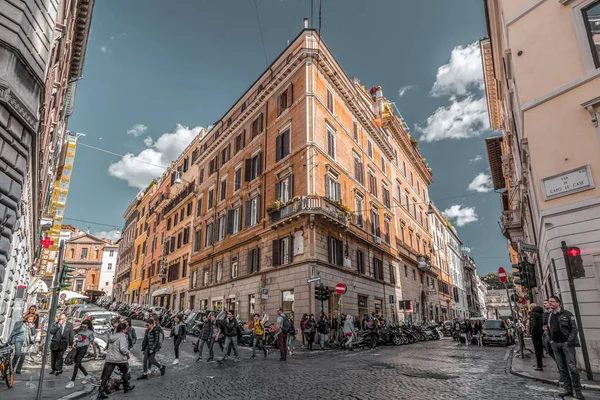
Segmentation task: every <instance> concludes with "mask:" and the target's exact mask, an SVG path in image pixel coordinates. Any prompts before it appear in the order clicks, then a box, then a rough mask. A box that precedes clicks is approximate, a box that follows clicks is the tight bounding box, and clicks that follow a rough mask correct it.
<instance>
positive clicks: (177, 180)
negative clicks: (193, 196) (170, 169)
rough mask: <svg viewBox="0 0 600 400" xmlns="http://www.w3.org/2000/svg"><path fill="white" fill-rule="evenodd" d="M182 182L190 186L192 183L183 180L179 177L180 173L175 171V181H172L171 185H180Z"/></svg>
mask: <svg viewBox="0 0 600 400" xmlns="http://www.w3.org/2000/svg"><path fill="white" fill-rule="evenodd" d="M183 182H186V183H190V184H191V183H192V182H190V181H188V180H187V179H183V178H182V177H181V172H180V171H175V180H174V181H173V183H174V184H175V185H181V184H182V183H183Z"/></svg>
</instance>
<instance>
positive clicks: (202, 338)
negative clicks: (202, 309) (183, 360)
mask: <svg viewBox="0 0 600 400" xmlns="http://www.w3.org/2000/svg"><path fill="white" fill-rule="evenodd" d="M211 333H212V329H211V324H210V321H209V320H208V316H207V315H206V314H204V315H203V316H202V326H201V327H200V334H199V335H198V340H197V341H196V345H195V346H194V353H199V354H198V358H197V359H196V362H198V361H202V350H204V345H205V344H207V342H208V340H209V339H210V336H211Z"/></svg>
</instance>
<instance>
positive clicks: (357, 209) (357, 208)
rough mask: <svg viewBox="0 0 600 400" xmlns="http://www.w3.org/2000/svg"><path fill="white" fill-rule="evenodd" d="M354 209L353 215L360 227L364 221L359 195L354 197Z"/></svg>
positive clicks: (361, 200)
mask: <svg viewBox="0 0 600 400" xmlns="http://www.w3.org/2000/svg"><path fill="white" fill-rule="evenodd" d="M354 204H355V210H354V215H355V216H356V225H358V226H360V227H361V228H362V227H363V226H364V221H363V212H362V209H363V199H362V197H360V196H356V199H355V202H354Z"/></svg>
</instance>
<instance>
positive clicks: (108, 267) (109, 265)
mask: <svg viewBox="0 0 600 400" xmlns="http://www.w3.org/2000/svg"><path fill="white" fill-rule="evenodd" d="M106 269H108V270H109V271H110V270H111V269H112V263H108V266H107V267H106Z"/></svg>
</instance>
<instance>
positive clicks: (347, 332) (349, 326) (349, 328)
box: [343, 315, 354, 351]
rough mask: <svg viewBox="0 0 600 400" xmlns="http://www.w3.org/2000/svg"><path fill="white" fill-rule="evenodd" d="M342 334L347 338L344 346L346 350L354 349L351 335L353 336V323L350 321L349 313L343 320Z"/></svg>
mask: <svg viewBox="0 0 600 400" xmlns="http://www.w3.org/2000/svg"><path fill="white" fill-rule="evenodd" d="M343 329H344V336H345V337H346V338H348V341H347V342H346V347H347V348H348V350H350V351H354V349H353V348H352V337H353V336H354V323H353V322H352V316H351V315H347V316H346V318H345V320H344V328H343Z"/></svg>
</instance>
